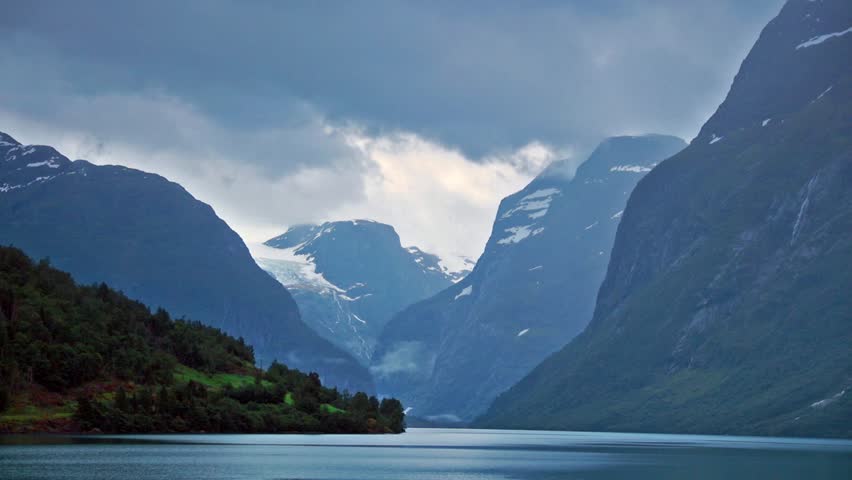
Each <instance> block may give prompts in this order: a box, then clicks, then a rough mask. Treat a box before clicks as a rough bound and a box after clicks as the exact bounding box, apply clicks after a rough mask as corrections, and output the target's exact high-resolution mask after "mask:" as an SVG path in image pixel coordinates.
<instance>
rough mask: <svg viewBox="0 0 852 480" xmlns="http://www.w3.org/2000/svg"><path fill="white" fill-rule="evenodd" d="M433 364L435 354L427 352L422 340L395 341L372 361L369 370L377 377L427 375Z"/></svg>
mask: <svg viewBox="0 0 852 480" xmlns="http://www.w3.org/2000/svg"><path fill="white" fill-rule="evenodd" d="M434 364H435V354H434V353H429V352H428V351H427V350H426V345H425V344H424V343H423V342H416V341H410V342H397V343H396V344H394V345H393V347H392V348H390V349H389V350H388V351H387V353H385V354H384V355H383V356H382V358H381V359H379V360H378V362H374V364H373V366H371V367H370V372H372V373H373V375H375V376H376V377H378V378H387V377H390V376H392V375H395V374H406V375H416V374H418V373H420V374H425V375H429V374H431V372H432V367H433V366H434Z"/></svg>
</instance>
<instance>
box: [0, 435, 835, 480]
mask: <svg viewBox="0 0 852 480" xmlns="http://www.w3.org/2000/svg"><path fill="white" fill-rule="evenodd" d="M0 445H2V446H0V478H2V479H36V478H39V479H41V478H46V479H75V480H77V479H80V480H82V479H118V478H134V479H135V478H140V479H197V478H208V479H275V480H279V479H305V480H307V479H323V480H325V479H346V480H360V479H377V480H381V479H413V480H420V479H448V480H449V479H571V478H584V479H611V478H634V479H643V478H649V479H650V478H655V479H656V478H663V479H668V478H696V479H705V478H706V479H711V478H726V479H727V478H748V479H749V480H754V479H759V478H775V479H787V478H844V479H845V478H852V442H850V441H843V440H819V439H789V438H758V437H720V436H697V435H647V434H612V433H585V432H526V431H484V430H445V429H411V430H410V431H409V432H408V433H406V434H404V435H397V436H360V435H139V436H133V435H123V436H106V435H101V436H11V437H8V436H7V437H0Z"/></svg>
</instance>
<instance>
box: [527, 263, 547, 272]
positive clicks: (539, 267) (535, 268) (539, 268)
mask: <svg viewBox="0 0 852 480" xmlns="http://www.w3.org/2000/svg"><path fill="white" fill-rule="evenodd" d="M542 268H544V267H542V266H541V265H538V266H536V267H532V268H531V269H530V271H531V272H532V271H535V270H541V269H542Z"/></svg>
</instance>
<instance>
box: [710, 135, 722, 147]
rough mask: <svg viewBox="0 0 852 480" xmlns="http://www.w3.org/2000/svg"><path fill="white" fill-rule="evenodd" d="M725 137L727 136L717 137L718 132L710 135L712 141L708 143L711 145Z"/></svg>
mask: <svg viewBox="0 0 852 480" xmlns="http://www.w3.org/2000/svg"><path fill="white" fill-rule="evenodd" d="M723 138H725V137H717V136H716V134H715V133H714V134H712V135H711V136H710V142H708V143H709V144H710V145H713V144H714V143H716V142H718V141H721V140H722V139H723Z"/></svg>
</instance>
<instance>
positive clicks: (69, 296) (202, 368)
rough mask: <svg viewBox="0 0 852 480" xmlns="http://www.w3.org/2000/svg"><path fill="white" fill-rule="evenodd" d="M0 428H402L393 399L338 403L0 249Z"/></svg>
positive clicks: (237, 347) (237, 348)
mask: <svg viewBox="0 0 852 480" xmlns="http://www.w3.org/2000/svg"><path fill="white" fill-rule="evenodd" d="M0 380H2V381H0V432H6V433H8V432H56V431H63V432H80V431H92V432H116V433H144V432H234V433H246V432H262V433H280V432H293V431H296V432H305V431H307V432H329V433H382V432H396V433H398V432H400V431H402V430H403V429H404V419H405V414H404V412H403V409H402V405H401V404H400V403H399V401H397V400H393V399H383V400H382V402H381V403H379V401H378V399H375V398H373V399H371V398H369V397H368V396H367V395H366V394H364V393H363V392H362V393H357V394H355V395H353V396H347V395H341V394H340V393H339V392H338V391H337V390H334V389H329V388H327V387H324V386H323V385H322V384H321V383H320V381H319V377H318V376H317V375H316V374H310V375H308V374H305V373H302V372H299V371H298V370H291V369H289V368H287V367H286V366H284V365H282V364H280V363H277V362H273V363H272V365H270V366H269V368H268V369H267V370H266V371H262V370H260V369H258V368H256V367H255V366H254V352H253V351H252V348H251V347H250V346H248V345H246V344H245V342H244V341H243V340H242V339H239V340H238V339H235V338H233V337H229V336H227V335H225V334H224V333H222V332H221V331H220V330H218V329H214V328H212V327H208V326H204V325H202V324H201V323H199V322H191V321H181V320H178V321H174V320H172V319H171V317H170V316H169V314H168V313H167V312H166V311H165V310H158V311H157V312H156V313H153V314H152V313H151V311H150V310H149V309H148V308H147V307H146V306H145V305H143V304H142V303H140V302H137V301H134V300H130V299H129V298H127V297H126V296H124V295H123V294H121V293H119V292H116V291H115V290H112V289H111V288H109V287H108V286H107V285H105V284H103V283H102V284H100V285H95V286H90V287H83V286H79V285H77V284H75V283H74V280H73V279H72V278H71V276H70V275H68V274H67V273H65V272H62V271H59V270H56V269H54V268H52V267H51V266H50V265H49V264H48V263H47V262H45V261H40V262H38V263H34V262H32V261H31V260H30V259H29V258H27V256H26V255H25V254H24V253H23V252H22V251H21V250H19V249H16V248H10V247H0Z"/></svg>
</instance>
